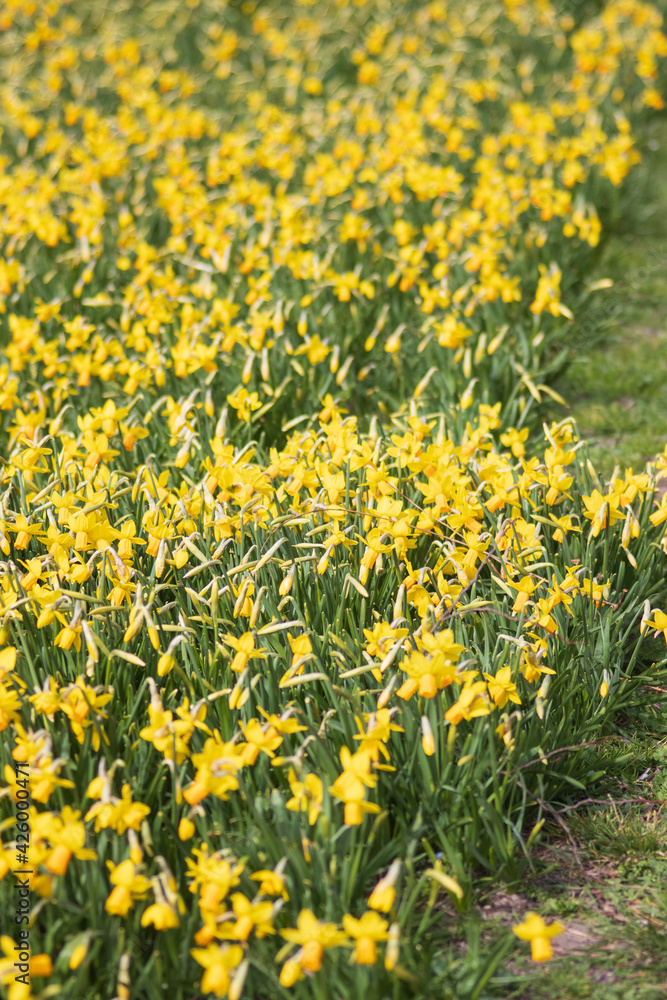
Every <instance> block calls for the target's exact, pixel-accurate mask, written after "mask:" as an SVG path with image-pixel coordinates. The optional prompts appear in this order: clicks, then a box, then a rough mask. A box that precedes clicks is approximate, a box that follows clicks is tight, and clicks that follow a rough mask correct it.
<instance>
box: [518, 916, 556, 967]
mask: <svg viewBox="0 0 667 1000" xmlns="http://www.w3.org/2000/svg"><path fill="white" fill-rule="evenodd" d="M564 930H565V927H564V925H563V924H561V923H560V922H559V921H556V922H555V923H553V924H550V925H549V926H547V924H545V922H544V920H543V919H542V917H541V916H540V915H539V914H538V913H532V912H529V913H527V914H526V919H525V920H524V922H523V923H522V924H516V925H514V926H513V927H512V931H513V932H514V933H515V934H516V936H517V937H518V938H520V939H521V940H522V941H530V948H531V954H532V957H533V961H534V962H546V961H547V959H549V958H551V956H552V955H553V949H552V947H551V938H553V937H556V935H558V934H562V933H563V931H564Z"/></svg>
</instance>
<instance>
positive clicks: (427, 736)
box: [422, 715, 435, 757]
mask: <svg viewBox="0 0 667 1000" xmlns="http://www.w3.org/2000/svg"><path fill="white" fill-rule="evenodd" d="M422 750H423V751H424V753H425V754H426V756H427V757H432V756H433V754H434V753H435V737H434V736H433V730H432V729H431V723H430V722H429V720H428V718H427V717H426V716H425V715H422Z"/></svg>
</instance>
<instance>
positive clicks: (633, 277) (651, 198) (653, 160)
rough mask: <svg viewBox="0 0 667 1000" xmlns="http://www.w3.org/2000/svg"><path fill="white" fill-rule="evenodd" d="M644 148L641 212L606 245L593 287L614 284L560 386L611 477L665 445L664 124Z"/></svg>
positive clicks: (578, 327)
mask: <svg viewBox="0 0 667 1000" xmlns="http://www.w3.org/2000/svg"><path fill="white" fill-rule="evenodd" d="M643 146H644V147H645V148H644V150H643V153H644V156H645V163H644V166H643V168H642V170H641V171H640V172H639V175H638V181H637V190H636V191H635V192H634V194H635V197H634V199H633V200H634V202H635V208H634V210H633V211H632V212H631V213H628V214H627V216H626V218H625V219H624V220H622V221H621V223H620V224H619V225H618V227H617V230H616V232H615V233H614V235H613V236H612V237H611V238H610V239H609V241H608V242H607V244H606V245H605V247H604V250H603V251H602V253H601V256H600V260H599V262H598V265H597V268H596V274H595V277H594V278H592V281H594V280H600V279H603V278H611V279H612V281H613V282H614V285H613V287H612V288H610V289H608V290H605V291H602V292H600V293H599V294H598V295H597V296H596V299H595V304H594V306H590V307H589V308H588V310H587V311H586V312H584V313H583V314H582V315H578V316H577V317H576V320H575V328H574V335H575V338H576V340H575V344H576V346H575V350H574V352H573V356H572V358H571V364H570V367H569V368H568V370H567V372H566V373H565V374H564V375H563V376H562V377H561V378H560V380H559V382H558V384H557V386H556V388H557V389H558V391H559V392H560V393H561V395H563V396H564V397H565V399H566V400H567V401H568V403H570V406H571V409H570V410H569V411H568V412H571V413H572V415H573V416H574V417H575V419H576V421H577V424H578V426H579V430H580V432H581V434H582V436H583V437H585V438H586V439H587V440H588V441H589V443H590V446H591V447H590V455H591V460H592V462H593V464H594V465H595V466H596V467H599V470H600V472H601V473H604V474H605V475H607V474H610V473H611V472H612V470H613V468H614V466H615V465H616V464H618V465H619V466H620V467H621V468H622V469H625V468H626V466H632V467H633V468H634V469H635V470H637V469H639V468H641V467H642V466H643V465H644V464H645V463H646V462H647V461H649V460H650V459H652V458H655V455H656V454H658V453H659V452H660V451H662V449H663V448H664V446H665V439H666V438H667V123H666V122H665V120H664V117H661V118H658V119H656V120H655V121H654V122H653V123H652V124H651V126H650V127H649V128H648V129H647V130H646V134H645V136H644V137H643ZM642 175H643V176H642ZM557 412H558V413H562V410H559V411H557ZM555 413H556V411H554V415H555Z"/></svg>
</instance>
